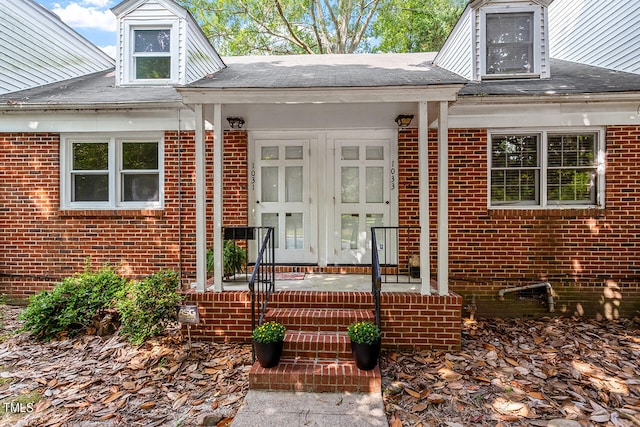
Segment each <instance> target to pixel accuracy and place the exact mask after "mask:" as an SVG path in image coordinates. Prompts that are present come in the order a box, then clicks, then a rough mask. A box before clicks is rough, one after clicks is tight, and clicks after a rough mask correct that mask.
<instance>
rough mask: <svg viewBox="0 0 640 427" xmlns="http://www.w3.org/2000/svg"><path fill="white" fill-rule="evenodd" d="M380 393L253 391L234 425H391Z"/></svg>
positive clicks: (284, 426)
mask: <svg viewBox="0 0 640 427" xmlns="http://www.w3.org/2000/svg"><path fill="white" fill-rule="evenodd" d="M387 425H388V421H387V417H386V415H385V413H384V404H383V402H382V396H381V395H380V394H378V393H371V394H365V393H307V392H278V391H263V390H249V392H248V393H247V396H246V397H245V399H244V402H243V404H242V406H241V407H240V409H239V410H238V413H237V415H236V417H235V419H234V420H233V423H232V424H231V426H232V427H271V426H274V427H276V426H277V427H303V426H311V427H313V426H315V427H319V426H327V427H334V426H341V427H371V426H380V427H383V426H387Z"/></svg>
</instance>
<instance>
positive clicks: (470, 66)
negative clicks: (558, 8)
mask: <svg viewBox="0 0 640 427" xmlns="http://www.w3.org/2000/svg"><path fill="white" fill-rule="evenodd" d="M549 3H550V0H540V1H536V0H529V1H518V0H477V1H473V2H471V3H470V4H469V5H467V8H466V9H465V11H464V12H463V13H462V16H461V17H460V19H459V21H458V23H457V24H456V26H455V28H454V29H453V31H452V32H451V34H450V35H449V38H448V39H447V41H446V43H445V45H444V46H443V48H442V50H441V51H440V52H439V53H438V55H437V57H436V59H435V61H434V64H435V65H438V66H440V67H442V68H445V69H447V70H449V71H452V72H454V73H456V74H459V75H460V76H462V77H464V78H467V79H470V80H474V81H479V80H483V79H496V78H548V77H550V70H549V49H548V25H547V16H548V15H547V6H548V4H549ZM512 14H513V15H512ZM499 19H503V20H505V19H514V20H516V19H522V20H523V22H525V21H526V22H528V23H529V25H530V28H529V29H528V31H527V32H526V33H527V35H528V39H527V40H524V41H522V40H518V41H516V42H515V43H511V44H509V43H505V49H506V50H509V49H511V50H512V51H514V52H516V51H518V49H526V50H528V53H527V55H526V56H528V57H529V58H528V62H527V61H524V60H523V62H522V64H518V61H517V60H515V59H514V60H512V61H511V64H506V66H505V68H504V69H501V68H496V67H494V66H491V64H490V63H488V62H489V61H488V58H489V55H488V49H490V46H488V43H489V41H488V40H487V38H488V36H487V35H488V31H489V32H490V30H491V29H495V22H496V21H497V20H499ZM488 21H493V22H494V23H489V24H487V22H488ZM500 43H502V42H500ZM496 46H497V47H498V48H499V47H500V46H501V44H499V45H496ZM520 57H522V56H520ZM513 58H518V56H517V55H516V54H515V53H514V54H513ZM506 62H508V61H506ZM519 65H522V66H521V67H519V68H518V66H519Z"/></svg>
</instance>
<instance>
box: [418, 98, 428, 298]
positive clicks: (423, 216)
mask: <svg viewBox="0 0 640 427" xmlns="http://www.w3.org/2000/svg"><path fill="white" fill-rule="evenodd" d="M427 113H428V107H427V102H420V103H419V105H418V159H419V160H418V173H419V176H420V179H419V203H420V207H419V211H418V212H419V215H420V277H421V278H422V284H421V287H420V293H421V294H423V295H429V294H430V293H431V271H430V268H429V258H430V257H429V155H428V151H429V122H428V119H427Z"/></svg>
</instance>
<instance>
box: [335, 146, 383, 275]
mask: <svg viewBox="0 0 640 427" xmlns="http://www.w3.org/2000/svg"><path fill="white" fill-rule="evenodd" d="M389 160H390V144H389V140H387V139H377V140H376V139H367V140H357V139H346V140H340V139H337V140H336V141H335V172H336V173H335V191H334V194H335V196H334V200H335V219H334V224H335V228H336V229H335V233H334V235H335V236H336V237H337V238H336V239H334V245H335V247H334V253H335V254H336V263H339V264H369V263H371V251H372V250H373V248H372V243H371V227H382V226H385V225H389V224H390V211H391V209H390V208H391V203H392V200H391V199H392V197H391V196H392V194H391V193H392V192H391V188H390V187H391V181H392V180H391V179H390V177H392V174H391V171H390V165H391V163H390V161H389ZM393 172H394V173H395V171H393ZM394 204H395V203H394ZM376 249H377V250H379V251H381V250H383V249H384V246H381V245H379V246H378V248H376Z"/></svg>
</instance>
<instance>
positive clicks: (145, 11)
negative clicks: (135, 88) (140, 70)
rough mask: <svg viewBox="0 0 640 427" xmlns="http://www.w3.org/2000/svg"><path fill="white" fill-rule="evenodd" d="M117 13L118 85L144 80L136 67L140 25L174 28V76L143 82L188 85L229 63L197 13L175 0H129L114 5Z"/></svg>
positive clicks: (172, 50) (172, 53) (172, 37)
mask: <svg viewBox="0 0 640 427" xmlns="http://www.w3.org/2000/svg"><path fill="white" fill-rule="evenodd" d="M111 10H112V12H113V13H114V14H115V15H116V18H117V23H118V30H117V37H118V42H117V54H116V81H117V84H118V85H127V84H140V83H141V82H140V81H136V76H135V75H134V70H133V67H134V66H135V65H134V59H133V53H134V46H135V41H134V40H133V37H134V35H133V34H134V32H135V31H136V29H141V30H145V29H146V30H150V29H151V30H152V29H154V28H164V29H166V30H167V31H170V32H171V39H170V40H171V42H170V44H171V52H170V56H171V67H172V68H171V77H170V78H168V79H161V80H159V81H158V82H154V81H150V80H146V81H144V82H142V83H143V84H165V85H185V84H189V83H191V82H194V81H197V80H199V79H201V78H203V77H204V76H206V75H209V74H211V73H215V72H216V71H219V70H221V69H222V68H224V67H225V65H224V62H223V61H222V59H221V58H220V56H219V55H218V53H217V52H216V50H215V49H214V47H213V46H212V45H211V43H210V42H209V40H208V39H207V38H206V36H205V35H204V33H203V32H202V29H201V28H200V26H199V25H198V23H197V22H196V21H195V19H194V18H193V16H191V14H190V13H189V12H188V11H187V10H186V9H184V8H183V7H182V6H180V5H179V4H177V3H176V2H175V1H173V0H125V1H123V2H122V3H120V4H118V5H117V6H115V7H113V8H112V9H111Z"/></svg>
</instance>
